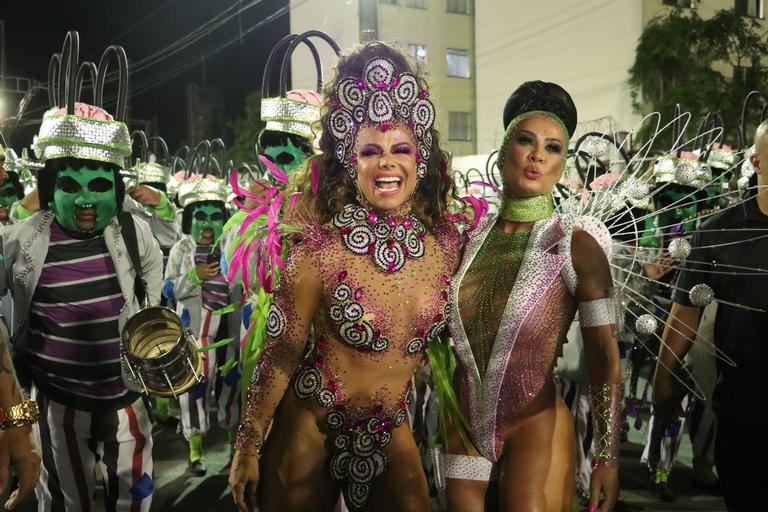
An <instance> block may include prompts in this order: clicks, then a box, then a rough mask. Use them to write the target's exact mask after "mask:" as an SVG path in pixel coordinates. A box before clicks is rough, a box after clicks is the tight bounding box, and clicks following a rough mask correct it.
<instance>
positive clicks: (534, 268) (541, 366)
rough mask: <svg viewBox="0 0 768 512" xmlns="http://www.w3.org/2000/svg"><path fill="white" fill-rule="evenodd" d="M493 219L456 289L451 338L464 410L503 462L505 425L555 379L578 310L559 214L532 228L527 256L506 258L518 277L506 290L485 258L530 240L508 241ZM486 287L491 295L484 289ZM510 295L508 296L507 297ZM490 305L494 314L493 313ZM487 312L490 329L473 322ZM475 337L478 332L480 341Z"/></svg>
mask: <svg viewBox="0 0 768 512" xmlns="http://www.w3.org/2000/svg"><path fill="white" fill-rule="evenodd" d="M495 221H496V219H495V217H489V218H488V219H487V220H486V221H485V224H484V225H481V226H480V227H479V228H478V229H477V230H476V231H475V232H474V233H473V234H472V235H471V238H470V241H469V243H468V245H467V248H466V252H465V255H464V261H463V262H462V264H461V267H460V268H459V271H458V272H457V274H456V277H455V279H454V282H453V285H452V289H451V307H452V308H453V309H454V311H459V312H460V314H457V315H453V316H452V317H451V334H452V336H453V339H454V343H455V346H456V352H457V355H458V358H459V361H460V364H459V367H458V376H457V382H458V387H459V389H458V391H459V397H460V401H461V406H462V410H463V412H464V414H465V416H466V417H467V418H468V420H469V424H470V427H471V435H472V438H473V440H474V442H475V445H476V446H477V448H478V449H479V451H480V453H481V454H482V455H483V456H484V457H485V458H487V459H489V460H491V461H492V462H496V461H497V460H498V459H499V457H500V456H501V450H502V447H503V440H504V439H503V436H504V432H505V429H504V428H503V427H504V426H505V425H506V424H508V423H509V421H511V420H512V419H513V418H514V416H515V415H516V414H517V413H518V412H519V411H520V410H521V409H522V408H524V407H525V405H526V404H528V403H529V402H530V401H531V400H533V398H535V397H536V396H537V395H538V393H539V392H540V391H541V389H542V388H543V386H544V385H545V384H546V380H547V379H548V378H550V377H551V371H552V368H553V366H554V362H555V360H556V358H557V355H558V352H559V350H560V347H561V346H562V343H563V341H564V339H565V335H566V333H567V330H568V327H569V325H570V323H571V321H572V319H573V317H574V315H575V310H576V302H575V299H574V298H573V296H572V295H571V293H569V290H568V288H567V286H566V283H565V281H564V279H563V277H562V275H561V274H562V273H563V272H564V266H565V265H566V263H567V262H569V261H567V260H569V258H568V257H567V256H566V255H561V254H559V252H560V251H559V250H558V247H557V246H558V243H559V242H560V241H561V240H562V239H563V238H564V235H565V233H564V232H563V230H562V227H561V222H560V218H559V216H557V215H553V216H551V217H549V218H547V219H544V220H541V221H539V222H536V224H534V226H533V228H532V229H531V231H530V233H526V235H527V238H528V240H527V244H526V245H525V253H524V254H523V255H522V257H520V256H513V255H510V254H508V255H506V256H503V258H505V261H506V262H507V263H508V264H509V265H510V268H509V269H507V270H508V271H509V272H510V274H516V275H514V277H512V276H507V277H505V279H503V281H504V282H503V284H498V283H496V284H492V283H491V282H490V280H491V279H492V278H494V275H495V271H494V265H492V264H483V263H482V260H483V258H484V255H487V254H500V252H501V250H502V248H503V246H504V245H505V244H509V245H510V246H513V247H516V249H515V251H519V245H517V244H522V240H523V239H524V238H525V235H517V237H518V239H517V240H516V241H515V243H512V242H510V241H505V240H504V239H503V238H500V235H499V234H494V231H497V228H495V227H494V225H495ZM501 236H509V235H501ZM486 243H487V246H486V247H484V246H485V245H486ZM518 257H519V258H520V259H519V260H517V258H518ZM478 258H480V261H478ZM517 261H519V263H517ZM475 262H477V263H475ZM516 264H517V265H519V267H517V265H516ZM516 267H517V268H516ZM495 279H497V280H498V277H495ZM507 279H508V280H507ZM510 282H511V283H512V284H510ZM483 287H490V288H492V290H493V291H492V292H491V291H483V290H482V288H483ZM504 290H508V291H507V292H506V296H504V295H503V292H504ZM483 297H487V298H483ZM491 306H493V308H494V310H493V311H491V310H490V309H488V308H490V307H491ZM484 308H485V310H486V311H485V318H486V320H484V321H487V322H488V323H489V324H490V325H482V323H481V322H478V321H477V320H476V318H474V316H473V315H476V314H480V315H481V316H482V315H483V311H484ZM492 325H495V326H497V328H495V329H493V327H492ZM492 329H493V330H492ZM475 334H479V337H478V338H477V340H476V339H475V338H474V337H473V335H475ZM484 367H485V369H484V370H482V368H484Z"/></svg>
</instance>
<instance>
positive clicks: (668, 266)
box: [643, 252, 675, 281]
mask: <svg viewBox="0 0 768 512" xmlns="http://www.w3.org/2000/svg"><path fill="white" fill-rule="evenodd" d="M674 268H675V260H673V259H672V257H671V256H670V255H669V253H668V252H664V253H662V255H661V256H659V258H658V259H657V260H656V261H654V262H653V263H645V264H644V265H643V271H645V275H646V277H649V278H650V279H653V280H654V281H658V280H659V279H661V278H662V277H664V276H665V275H666V274H668V273H669V272H671V271H672V270H674Z"/></svg>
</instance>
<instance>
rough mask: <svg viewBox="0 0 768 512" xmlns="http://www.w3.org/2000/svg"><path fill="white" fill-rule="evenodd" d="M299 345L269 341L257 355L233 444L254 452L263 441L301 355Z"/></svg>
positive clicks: (244, 450)
mask: <svg viewBox="0 0 768 512" xmlns="http://www.w3.org/2000/svg"><path fill="white" fill-rule="evenodd" d="M301 352H302V349H301V347H295V346H293V347H292V346H291V345H290V342H286V341H277V340H275V341H273V342H271V344H270V346H269V347H267V349H265V351H264V353H262V355H261V357H260V358H259V362H258V363H257V365H256V368H255V369H254V372H253V376H252V377H251V384H250V385H249V386H248V392H247V401H246V403H247V406H246V409H245V412H244V414H243V415H242V417H241V419H240V424H239V426H238V429H237V438H236V441H235V447H236V448H237V449H238V450H240V451H243V452H246V453H256V452H258V450H259V448H261V446H262V444H263V443H264V437H265V436H266V432H267V429H268V428H269V425H270V423H271V422H272V418H273V416H274V414H275V410H276V409H277V406H278V404H279V403H280V401H281V400H282V398H283V396H284V395H285V392H286V390H287V389H288V384H289V383H290V380H291V377H292V375H293V373H294V372H295V370H296V367H297V366H298V363H299V359H300V357H301Z"/></svg>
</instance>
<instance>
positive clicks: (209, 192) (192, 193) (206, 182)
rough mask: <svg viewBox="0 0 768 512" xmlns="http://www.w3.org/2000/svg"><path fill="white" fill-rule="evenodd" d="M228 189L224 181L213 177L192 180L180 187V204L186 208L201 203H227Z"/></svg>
mask: <svg viewBox="0 0 768 512" xmlns="http://www.w3.org/2000/svg"><path fill="white" fill-rule="evenodd" d="M227 192H228V191H227V187H226V185H225V184H224V181H223V180H220V179H218V178H212V177H205V178H192V179H189V180H187V181H185V182H183V183H181V184H180V185H179V189H178V198H179V204H181V206H182V207H186V206H187V205H190V204H192V203H198V202H200V201H221V202H223V203H226V201H227Z"/></svg>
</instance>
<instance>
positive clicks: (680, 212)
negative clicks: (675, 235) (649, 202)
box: [658, 189, 701, 233]
mask: <svg viewBox="0 0 768 512" xmlns="http://www.w3.org/2000/svg"><path fill="white" fill-rule="evenodd" d="M686 196H687V199H684V198H685V197H686ZM694 201H696V196H695V195H691V192H689V191H678V190H672V189H665V190H662V191H661V193H660V194H659V197H658V203H659V205H661V206H665V205H671V204H674V205H675V206H673V207H672V208H671V209H669V210H667V211H665V212H662V213H661V214H659V216H658V226H659V227H660V228H661V229H662V230H664V231H668V230H669V229H670V228H671V227H672V226H673V225H675V224H680V223H683V226H682V230H683V231H684V232H686V233H688V232H690V231H693V230H694V229H695V228H696V217H697V213H698V205H699V204H701V203H695V202H694Z"/></svg>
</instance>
